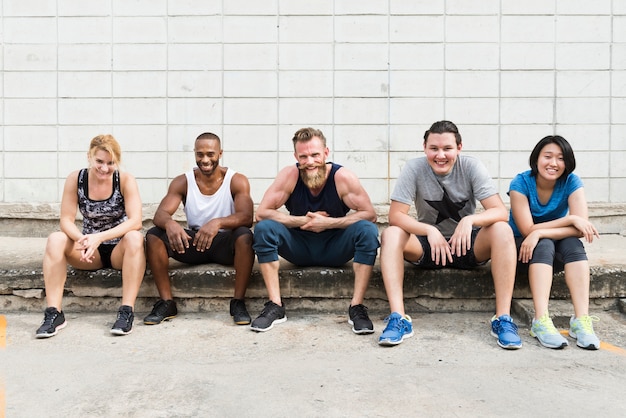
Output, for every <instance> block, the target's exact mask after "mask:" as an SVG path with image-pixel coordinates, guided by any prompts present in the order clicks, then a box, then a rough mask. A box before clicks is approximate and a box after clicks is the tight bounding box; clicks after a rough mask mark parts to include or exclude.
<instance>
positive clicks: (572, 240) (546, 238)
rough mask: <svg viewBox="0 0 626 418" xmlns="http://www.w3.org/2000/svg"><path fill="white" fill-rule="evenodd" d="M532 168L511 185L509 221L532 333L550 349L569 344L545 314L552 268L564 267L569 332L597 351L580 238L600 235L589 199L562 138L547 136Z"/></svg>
mask: <svg viewBox="0 0 626 418" xmlns="http://www.w3.org/2000/svg"><path fill="white" fill-rule="evenodd" d="M529 163H530V167H531V169H530V170H528V171H525V172H523V173H520V174H518V175H517V176H516V177H515V178H514V179H513V180H512V181H511V185H510V187H509V193H508V194H509V196H510V201H511V213H510V217H509V224H510V225H511V228H512V229H513V233H514V235H515V239H516V243H517V247H518V253H519V257H518V259H519V261H520V262H521V263H523V264H526V265H528V280H529V283H530V290H531V292H532V296H533V304H534V307H535V318H534V319H533V321H532V327H531V330H530V335H531V336H533V337H535V338H537V339H538V340H539V342H540V343H541V344H542V345H543V346H545V347H548V348H556V349H558V348H564V347H566V346H567V345H568V342H567V339H565V338H564V337H563V336H562V335H561V334H560V333H559V331H558V330H557V329H556V327H555V326H554V324H553V323H552V319H551V318H550V314H549V313H548V302H549V299H550V290H551V287H552V276H553V273H554V272H555V271H561V270H563V269H564V271H565V282H566V284H567V286H568V288H569V291H570V294H571V299H572V304H573V305H574V315H573V316H572V317H571V319H570V328H569V335H570V337H572V338H575V339H576V344H577V345H578V346H579V347H581V348H585V349H589V350H597V349H599V348H600V341H599V339H598V337H596V335H595V333H594V330H593V323H592V321H594V320H597V318H595V317H591V316H589V262H588V260H587V253H586V252H585V248H584V246H583V243H582V241H581V238H584V239H585V240H586V241H587V242H589V243H591V242H593V239H594V237H595V238H599V237H600V236H599V234H598V231H597V229H596V228H595V227H594V226H593V224H592V223H591V222H589V220H588V209H587V201H586V199H585V191H584V188H583V183H582V181H581V180H580V178H579V177H578V176H577V175H576V174H574V173H573V171H574V169H575V168H576V159H575V158H574V151H573V150H572V147H571V146H570V144H569V142H567V140H566V139H565V138H563V137H561V136H546V137H545V138H543V139H542V140H541V141H539V143H537V145H536V146H535V148H534V149H533V151H532V153H531V154H530V158H529Z"/></svg>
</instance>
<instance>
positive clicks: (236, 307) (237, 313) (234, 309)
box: [230, 299, 252, 325]
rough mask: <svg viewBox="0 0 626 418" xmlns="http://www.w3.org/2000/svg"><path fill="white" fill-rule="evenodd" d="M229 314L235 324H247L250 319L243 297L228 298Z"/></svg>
mask: <svg viewBox="0 0 626 418" xmlns="http://www.w3.org/2000/svg"><path fill="white" fill-rule="evenodd" d="M230 316H232V317H233V321H235V324H237V325H248V324H249V323H250V321H251V320H252V318H250V314H249V313H248V310H247V309H246V302H245V301H244V300H243V299H231V300H230Z"/></svg>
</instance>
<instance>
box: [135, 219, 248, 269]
mask: <svg viewBox="0 0 626 418" xmlns="http://www.w3.org/2000/svg"><path fill="white" fill-rule="evenodd" d="M185 232H187V234H189V236H191V239H190V240H189V248H186V249H185V252H184V253H183V254H179V253H177V252H175V251H174V250H173V249H172V247H171V245H170V241H169V239H167V233H166V232H165V230H164V229H161V228H159V227H157V226H155V227H152V228H150V229H149V230H148V232H146V235H155V236H157V237H158V238H159V239H160V240H161V241H163V243H164V244H165V248H166V249H167V255H168V256H169V257H171V258H173V259H174V260H176V261H180V262H181V263H185V264H207V263H217V264H222V265H224V266H232V265H233V263H234V262H235V241H236V240H237V238H239V237H240V236H241V235H246V234H250V235H252V231H251V230H250V229H249V228H245V227H239V228H237V229H234V230H226V231H220V232H218V233H217V235H216V236H215V238H213V242H212V243H211V246H210V247H209V248H208V249H207V250H205V251H204V252H201V251H198V250H197V249H196V247H194V246H193V244H192V241H193V237H194V236H195V235H196V233H197V232H198V231H195V230H192V229H185Z"/></svg>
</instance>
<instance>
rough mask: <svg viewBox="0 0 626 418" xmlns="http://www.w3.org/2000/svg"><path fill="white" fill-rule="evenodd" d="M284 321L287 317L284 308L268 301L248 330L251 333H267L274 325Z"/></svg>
mask: <svg viewBox="0 0 626 418" xmlns="http://www.w3.org/2000/svg"><path fill="white" fill-rule="evenodd" d="M286 320H287V316H286V315H285V308H284V307H283V306H280V305H277V304H275V303H274V302H272V301H271V300H270V301H268V302H265V307H264V308H263V310H262V311H261V315H259V316H258V317H257V319H255V320H254V321H252V325H250V328H251V329H252V331H259V332H264V331H269V330H271V329H272V327H273V326H274V324H282V323H283V322H285V321H286Z"/></svg>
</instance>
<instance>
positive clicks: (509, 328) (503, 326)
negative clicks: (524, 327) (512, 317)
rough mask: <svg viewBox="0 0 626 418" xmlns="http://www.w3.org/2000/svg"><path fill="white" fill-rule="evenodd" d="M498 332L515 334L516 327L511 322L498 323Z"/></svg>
mask: <svg viewBox="0 0 626 418" xmlns="http://www.w3.org/2000/svg"><path fill="white" fill-rule="evenodd" d="M498 325H499V327H500V332H514V333H517V325H515V324H514V323H513V321H498Z"/></svg>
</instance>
